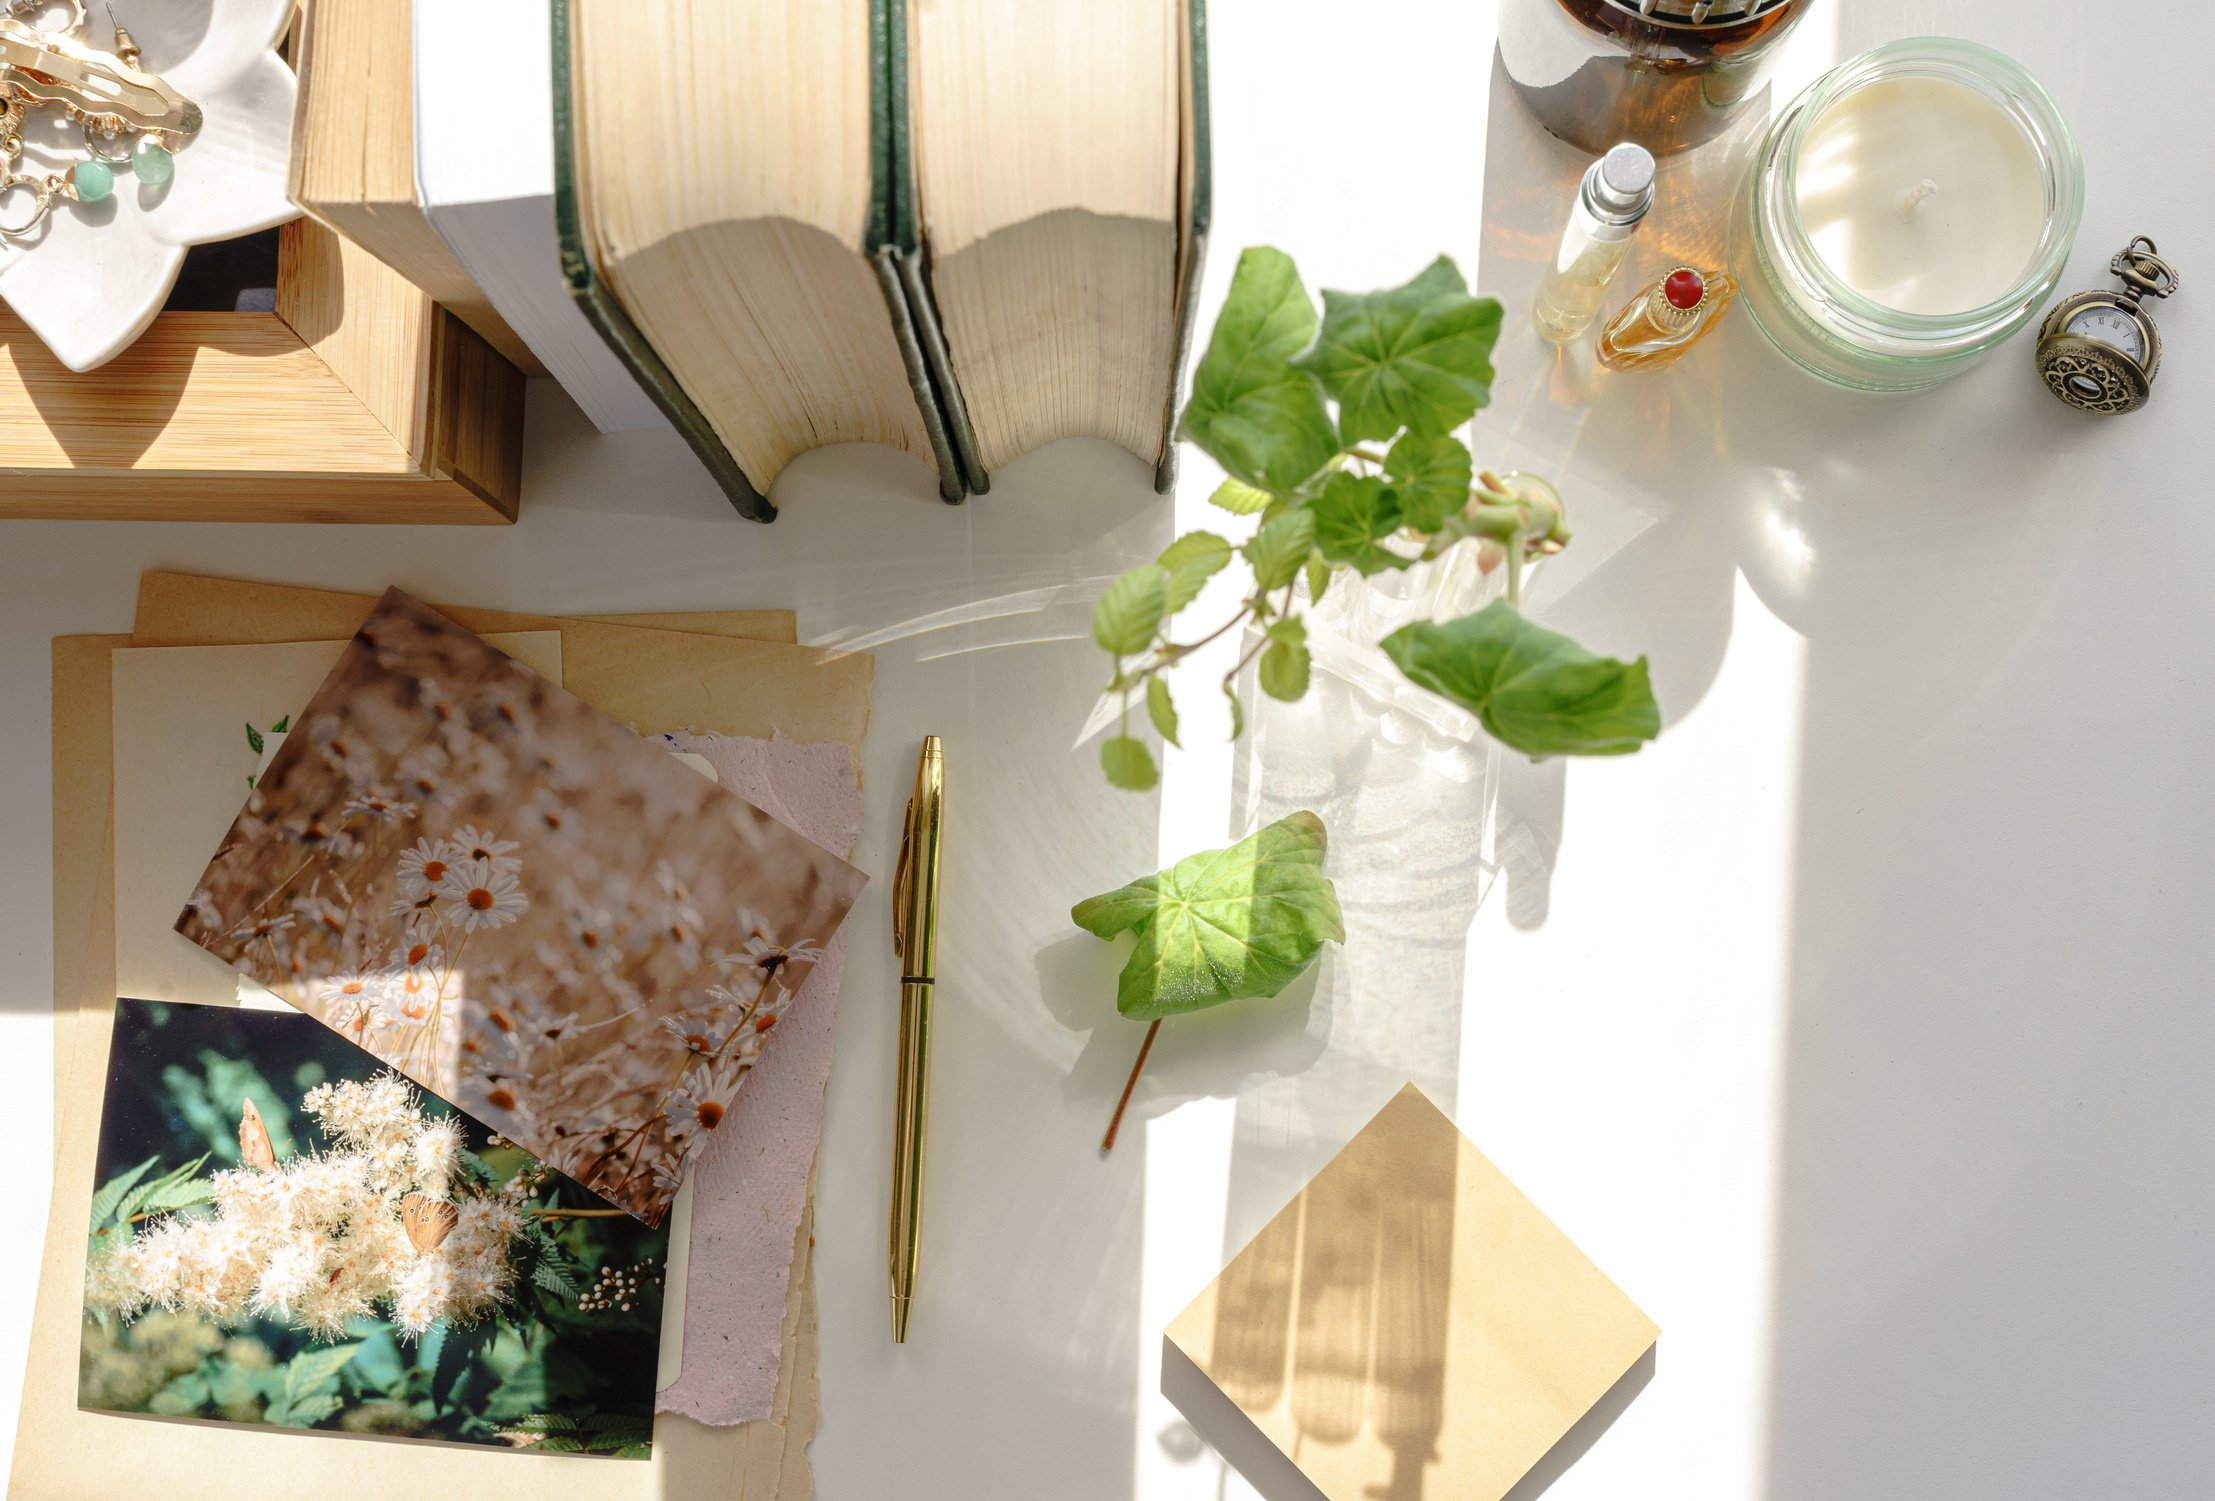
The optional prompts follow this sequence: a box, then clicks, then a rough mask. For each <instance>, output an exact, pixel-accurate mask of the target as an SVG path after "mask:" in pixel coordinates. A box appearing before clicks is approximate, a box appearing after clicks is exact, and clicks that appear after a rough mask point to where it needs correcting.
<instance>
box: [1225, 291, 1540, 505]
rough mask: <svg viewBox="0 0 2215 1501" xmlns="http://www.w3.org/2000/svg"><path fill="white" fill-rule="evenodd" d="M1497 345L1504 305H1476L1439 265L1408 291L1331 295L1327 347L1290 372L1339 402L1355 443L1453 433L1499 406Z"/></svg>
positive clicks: (1345, 430)
mask: <svg viewBox="0 0 2215 1501" xmlns="http://www.w3.org/2000/svg"><path fill="white" fill-rule="evenodd" d="M1499 336H1500V305H1499V303H1498V302H1496V301H1494V300H1493V299H1492V298H1489V297H1472V296H1470V295H1469V287H1468V284H1467V283H1466V282H1464V281H1463V280H1462V279H1461V270H1460V268H1459V267H1457V266H1455V265H1454V263H1453V262H1452V261H1451V260H1450V259H1448V258H1447V257H1445V256H1440V257H1439V258H1438V259H1437V260H1435V261H1433V262H1431V264H1430V265H1429V267H1428V268H1426V269H1425V270H1424V271H1423V273H1422V275H1420V276H1418V277H1416V278H1415V279H1414V280H1413V281H1411V282H1409V283H1407V285H1405V286H1401V287H1393V288H1391V289H1390V290H1388V291H1383V292H1369V293H1365V294H1358V295H1357V294H1355V293H1351V292H1325V293H1324V294H1323V325H1322V334H1321V337H1320V338H1319V339H1318V340H1317V342H1316V345H1315V347H1314V348H1313V349H1311V350H1309V351H1308V352H1307V353H1306V354H1304V355H1302V356H1301V357H1300V358H1299V359H1297V360H1295V361H1294V362H1293V363H1294V364H1295V365H1297V366H1298V367H1299V368H1300V369H1303V370H1307V371H1310V372H1312V373H1313V374H1314V375H1315V376H1316V378H1317V379H1319V380H1321V381H1322V383H1323V386H1324V389H1326V390H1328V391H1329V392H1330V394H1331V395H1332V396H1334V397H1336V398H1338V428H1339V432H1340V434H1341V435H1342V436H1343V438H1344V441H1346V442H1348V443H1359V442H1362V441H1363V440H1365V439H1370V438H1389V437H1391V436H1392V435H1393V434H1394V433H1396V432H1398V431H1399V430H1400V429H1401V428H1402V427H1405V428H1406V429H1407V430H1408V431H1409V432H1412V433H1426V434H1440V433H1449V432H1452V431H1453V430H1454V429H1455V428H1457V427H1459V426H1460V425H1461V424H1462V423H1464V422H1467V421H1468V420H1469V419H1470V418H1471V417H1472V416H1474V415H1475V414H1476V410H1477V408H1478V407H1481V406H1483V405H1484V404H1485V403H1486V402H1488V401H1490V400H1491V399H1492V361H1491V354H1492V346H1493V344H1494V343H1495V342H1496V341H1497V340H1498V339H1499ZM1203 446H1205V445H1203ZM1226 467H1227V466H1226Z"/></svg>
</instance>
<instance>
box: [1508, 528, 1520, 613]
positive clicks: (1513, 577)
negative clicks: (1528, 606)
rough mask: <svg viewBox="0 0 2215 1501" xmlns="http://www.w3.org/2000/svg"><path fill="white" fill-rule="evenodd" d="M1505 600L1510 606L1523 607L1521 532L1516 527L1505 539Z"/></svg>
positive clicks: (1518, 608)
mask: <svg viewBox="0 0 2215 1501" xmlns="http://www.w3.org/2000/svg"><path fill="white" fill-rule="evenodd" d="M1507 602H1508V604H1509V606H1510V607H1511V608H1514V609H1517V610H1520V609H1521V608H1523V533H1522V530H1521V528H1517V529H1516V532H1515V534H1514V535H1513V536H1511V537H1509V538H1508V539H1507Z"/></svg>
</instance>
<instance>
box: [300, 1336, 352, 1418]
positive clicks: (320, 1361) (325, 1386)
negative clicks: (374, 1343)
mask: <svg viewBox="0 0 2215 1501" xmlns="http://www.w3.org/2000/svg"><path fill="white" fill-rule="evenodd" d="M360 1348H361V1346H360V1344H358V1343H356V1344H348V1345H310V1346H309V1347H308V1348H307V1349H305V1350H302V1351H301V1352H300V1353H299V1354H297V1355H295V1356H293V1357H292V1359H291V1360H290V1361H289V1362H287V1364H286V1365H285V1389H284V1394H285V1400H286V1401H287V1402H289V1403H291V1404H292V1406H293V1407H294V1408H295V1409H297V1408H298V1407H299V1405H300V1403H301V1402H302V1401H303V1400H304V1399H305V1398H308V1397H310V1396H314V1395H316V1394H317V1393H319V1392H324V1391H329V1390H333V1389H335V1388H336V1387H337V1385H338V1373H339V1372H340V1371H343V1370H345V1369H346V1366H347V1363H348V1362H349V1361H351V1360H352V1359H353V1358H354V1352H355V1351H356V1350H359V1349H360ZM309 1421H311V1422H312V1421H314V1420H313V1419H310V1420H309Z"/></svg>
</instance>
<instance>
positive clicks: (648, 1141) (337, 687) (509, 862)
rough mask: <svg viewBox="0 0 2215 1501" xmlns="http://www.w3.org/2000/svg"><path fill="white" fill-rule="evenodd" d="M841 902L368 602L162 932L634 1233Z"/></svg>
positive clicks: (563, 700)
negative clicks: (537, 1162) (170, 929)
mask: <svg viewBox="0 0 2215 1501" xmlns="http://www.w3.org/2000/svg"><path fill="white" fill-rule="evenodd" d="M865 879H866V878H865V877H864V876H863V875H862V874H861V872H859V871H857V870H855V869H854V868H853V867H852V866H850V865H848V864H847V863H846V862H845V861H843V860H841V859H839V858H838V857H836V856H835V855H833V854H831V853H830V852H829V851H827V850H824V849H823V848H821V847H820V846H818V845H816V844H813V843H811V842H809V841H808V840H807V839H805V838H803V837H801V836H800V835H799V834H798V833H796V832H794V831H793V830H792V829H790V828H789V827H787V826H786V825H784V824H782V823H779V822H778V821H777V820H775V819H774V818H772V817H770V816H769V815H768V814H767V813H764V812H762V811H761V810H760V809H759V808H756V807H754V806H753V805H752V804H751V803H748V802H747V801H745V800H744V799H743V798H740V797H738V796H736V795H734V794H732V793H730V792H728V791H725V790H724V789H722V788H721V787H719V786H717V785H716V784H715V783H714V782H713V781H711V780H709V779H708V778H706V777H703V776H701V775H699V774H698V773H696V772H695V771H693V770H692V769H691V768H689V767H687V766H685V765H684V764H682V763H681V762H679V761H677V760H676V759H674V758H673V757H672V756H670V755H669V754H668V753H667V752H666V751H665V750H663V749H660V748H659V747H658V746H657V745H656V744H655V743H653V742H650V741H649V740H647V739H644V738H642V737H640V736H639V735H637V734H635V733H633V732H632V731H631V730H629V729H627V728H625V727H624V726H622V725H619V724H617V723H616V722H615V721H613V720H611V719H609V718H607V717H606V716H605V715H603V714H601V713H599V712H598V711H597V710H594V709H593V708H591V707H590V706H588V705H587V704H585V703H583V702H582V701H581V700H579V699H577V698H576V697H574V696H573V695H571V694H569V693H567V692H565V691H564V690H563V689H562V688H560V687H559V686H558V685H556V684H554V683H551V682H548V681H547V680H546V679H545V678H543V677H540V676H539V675H538V674H536V673H533V672H531V671H530V670H528V669H527V668H524V667H522V666H521V665H519V664H517V663H515V662H514V661H512V660H510V659H509V658H508V657H506V656H504V655H503V654H501V653H500V652H498V651H496V650H495V649H493V648H492V647H491V646H489V645H487V644H486V643H485V642H483V641H482V640H480V639H478V638H477V637H476V636H474V635H471V634H470V633H469V632H468V631H466V630H463V629H462V628H461V627H460V626H458V625H455V624H454V623H453V622H451V621H449V620H447V619H446V618H445V617H444V616H442V615H440V614H438V613H437V612H436V611H434V610H432V609H430V608H429V607H428V606H426V605H423V604H421V603H419V602H417V601H416V600H414V599H411V598H409V597H408V596H407V595H405V594H402V593H400V592H399V591H398V590H394V591H392V592H391V593H388V594H387V595H386V596H385V597H384V599H383V601H382V602H380V603H379V605H378V606H377V608H376V610H375V611H374V612H373V613H372V614H371V615H370V617H369V619H368V620H367V622H365V624H364V625H363V627H362V629H361V631H360V633H359V634H358V635H357V636H356V637H355V638H354V640H353V641H352V643H351V644H350V645H349V646H348V648H347V650H346V653H345V655H344V656H343V657H342V658H341V659H340V661H339V663H338V665H337V666H336V667H335V668H334V669H333V670H332V672H331V675H330V676H329V677H328V678H327V679H326V680H325V681H324V683H323V685H322V687H321V688H319V689H318V690H317V692H316V694H315V697H314V700H313V701H312V702H311V703H310V704H309V706H308V707H307V708H306V709H305V710H304V711H303V712H302V713H300V714H299V715H297V716H295V717H294V719H293V721H292V723H291V724H290V725H289V726H288V728H287V732H286V736H285V740H284V743H283V745H282V746H281V747H279V748H278V750H277V752H276V754H275V757H274V758H273V759H272V760H271V761H270V763H269V765H268V766H267V768H266V769H264V770H263V771H262V773H261V774H260V775H259V776H258V777H257V778H255V780H254V783H253V787H252V790H251V792H250V794H249V796H248V798H247V801H246V805H245V807H244V809H243V810H242V811H241V812H240V814H239V816H238V818H237V820H236V821H235V822H234V823H233V824H232V826H231V829H230V831H229V833H228V834H227V836H226V837H225V838H224V840H223V841H222V843H221V845H220V846H219V847H218V849H217V851H216V853H215V856H214V858H213V859H212V860H211V861H210V862H209V864H208V867H207V870H206V873H205V874H204V875H203V876H202V877H201V881H200V884H199V887H198V889H197V890H195V891H194V892H193V893H192V894H191V898H190V900H189V902H188V904H187V905H186V908H185V911H184V913H183V915H182V916H180V917H179V918H178V920H177V924H176V926H177V929H178V931H179V932H181V933H183V934H184V935H185V936H186V937H188V938H190V939H192V940H193V941H194V942H196V943H198V944H200V945H201V946H202V947H204V948H206V949H208V950H210V951H211V952H213V953H215V954H216V955H218V956H219V957H221V958H223V959H225V960H227V961H228V962H230V963H231V964H232V965H234V966H236V967H237V968H239V969H241V970H243V971H245V972H246V973H247V974H250V975H252V976H253V977H254V978H255V979H257V980H259V981H260V982H261V983H262V984H263V985H266V986H268V987H269V988H270V989H271V990H273V991H275V992H276V993H277V994H278V995H280V996H282V997H283V998H284V999H286V1000H287V1001H290V1002H291V1003H292V1004H293V1005H295V1006H297V1007H299V1008H300V1009H301V1010H303V1011H306V1012H308V1013H309V1014H310V1015H313V1016H316V1017H318V1018H320V1019H321V1020H322V1021H323V1022H324V1023H326V1024H327V1025H329V1026H331V1027H333V1028H336V1029H337V1030H338V1031H340V1032H341V1033H342V1034H343V1035H345V1036H346V1037H347V1038H349V1039H350V1040H352V1041H354V1042H356V1043H358V1044H360V1045H361V1046H362V1047H364V1048H366V1049H368V1050H369V1051H370V1052H372V1053H374V1054H376V1055H377V1056H378V1057H379V1058H382V1059H384V1060H385V1061H386V1062H387V1063H389V1064H391V1065H392V1066H393V1067H394V1068H396V1069H398V1070H399V1071H400V1072H402V1073H404V1074H406V1075H407V1076H408V1077H410V1078H412V1079H414V1080H416V1081H417V1082H418V1083H420V1084H422V1085H423V1086H424V1087H425V1088H427V1089H429V1090H431V1091H432V1092H433V1093H435V1094H438V1095H440V1096H441V1097H443V1098H446V1099H450V1100H452V1101H454V1102H455V1104H457V1105H458V1106H460V1107H461V1108H462V1109H464V1110H466V1111H468V1112H469V1113H471V1114H473V1115H475V1116H478V1117H480V1118H481V1119H483V1120H485V1121H486V1122H487V1123H489V1124H490V1125H491V1126H492V1127H493V1128H494V1129H496V1130H498V1131H500V1132H501V1133H502V1134H503V1135H505V1136H507V1137H509V1138H511V1139H513V1140H514V1141H516V1142H517V1143H518V1144H520V1145H522V1146H523V1147H525V1148H527V1149H528V1150H530V1151H531V1152H533V1153H535V1154H536V1155H537V1156H539V1157H540V1158H542V1159H544V1160H545V1161H546V1162H547V1163H549V1164H551V1165H552V1166H553V1167H555V1168H557V1169H558V1170H560V1171H562V1172H565V1173H567V1174H569V1175H570V1176H571V1177H574V1178H576V1179H577V1180H578V1181H579V1182H581V1183H583V1184H585V1185H586V1186H587V1187H589V1188H591V1189H593V1190H594V1191H595V1192H597V1193H599V1194H601V1195H603V1196H604V1197H606V1198H608V1199H609V1200H611V1201H612V1202H614V1203H617V1204H620V1205H622V1206H623V1207H625V1208H627V1209H629V1210H631V1211H632V1212H633V1213H634V1214H637V1215H638V1216H640V1217H641V1218H642V1219H644V1220H646V1221H647V1222H648V1223H659V1222H660V1220H661V1219H662V1217H663V1216H664V1215H665V1214H666V1213H667V1211H668V1205H669V1200H670V1198H671V1196H672V1195H674V1194H675V1192H676V1190H677V1187H678V1185H679V1184H681V1183H682V1182H683V1181H684V1179H685V1176H686V1174H687V1173H688V1172H689V1171H690V1168H691V1165H692V1163H693V1162H694V1160H695V1159H696V1158H697V1156H698V1154H699V1153H700V1151H701V1150H702V1149H703V1148H704V1147H705V1146H706V1145H707V1143H709V1142H710V1141H712V1140H714V1138H715V1132H716V1130H717V1128H718V1127H719V1126H721V1125H722V1124H723V1122H724V1121H725V1120H726V1119H727V1118H728V1117H729V1114H730V1110H731V1104H732V1102H733V1100H734V1098H735V1097H736V1095H737V1092H738V1090H739V1088H740V1087H741V1086H742V1085H743V1084H744V1083H745V1080H746V1077H747V1075H748V1073H749V1072H750V1071H751V1070H752V1069H753V1068H755V1067H756V1066H757V1065H759V1064H762V1063H763V1061H764V1059H765V1058H770V1059H773V1057H774V1037H775V1028H776V1025H777V1022H778V1021H779V1019H780V1018H781V1017H783V1016H784V1015H785V1013H786V1010H787V1008H788V1007H789V1006H790V1005H791V1004H792V1002H793V998H794V997H795V996H796V995H797V994H798V993H799V990H800V984H801V981H802V980H803V979H804V978H805V976H806V974H807V972H808V970H809V968H810V967H811V966H812V965H813V964H814V962H815V961H816V960H817V959H818V958H820V957H821V955H822V952H823V945H824V943H825V942H826V941H828V940H829V938H830V937H831V935H832V934H833V933H835V932H836V931H837V928H838V925H839V923H840V922H841V921H843V920H844V918H845V915H846V913H847V911H848V909H849V908H850V907H851V906H852V905H853V901H854V898H855V896H856V895H857V894H858V893H859V891H860V889H861V886H862V884H863V882H864V880H865Z"/></svg>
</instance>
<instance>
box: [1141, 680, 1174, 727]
mask: <svg viewBox="0 0 2215 1501" xmlns="http://www.w3.org/2000/svg"><path fill="white" fill-rule="evenodd" d="M1146 717H1147V718H1148V719H1150V720H1152V721H1153V722H1154V729H1155V731H1156V732H1158V733H1159V734H1160V736H1161V738H1162V739H1164V740H1166V741H1168V742H1169V743H1170V744H1171V745H1175V744H1176V743H1177V706H1176V704H1175V703H1173V702H1171V701H1170V698H1169V680H1168V679H1167V678H1164V677H1162V676H1160V675H1159V674H1156V675H1155V676H1153V677H1150V678H1148V679H1146Z"/></svg>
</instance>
